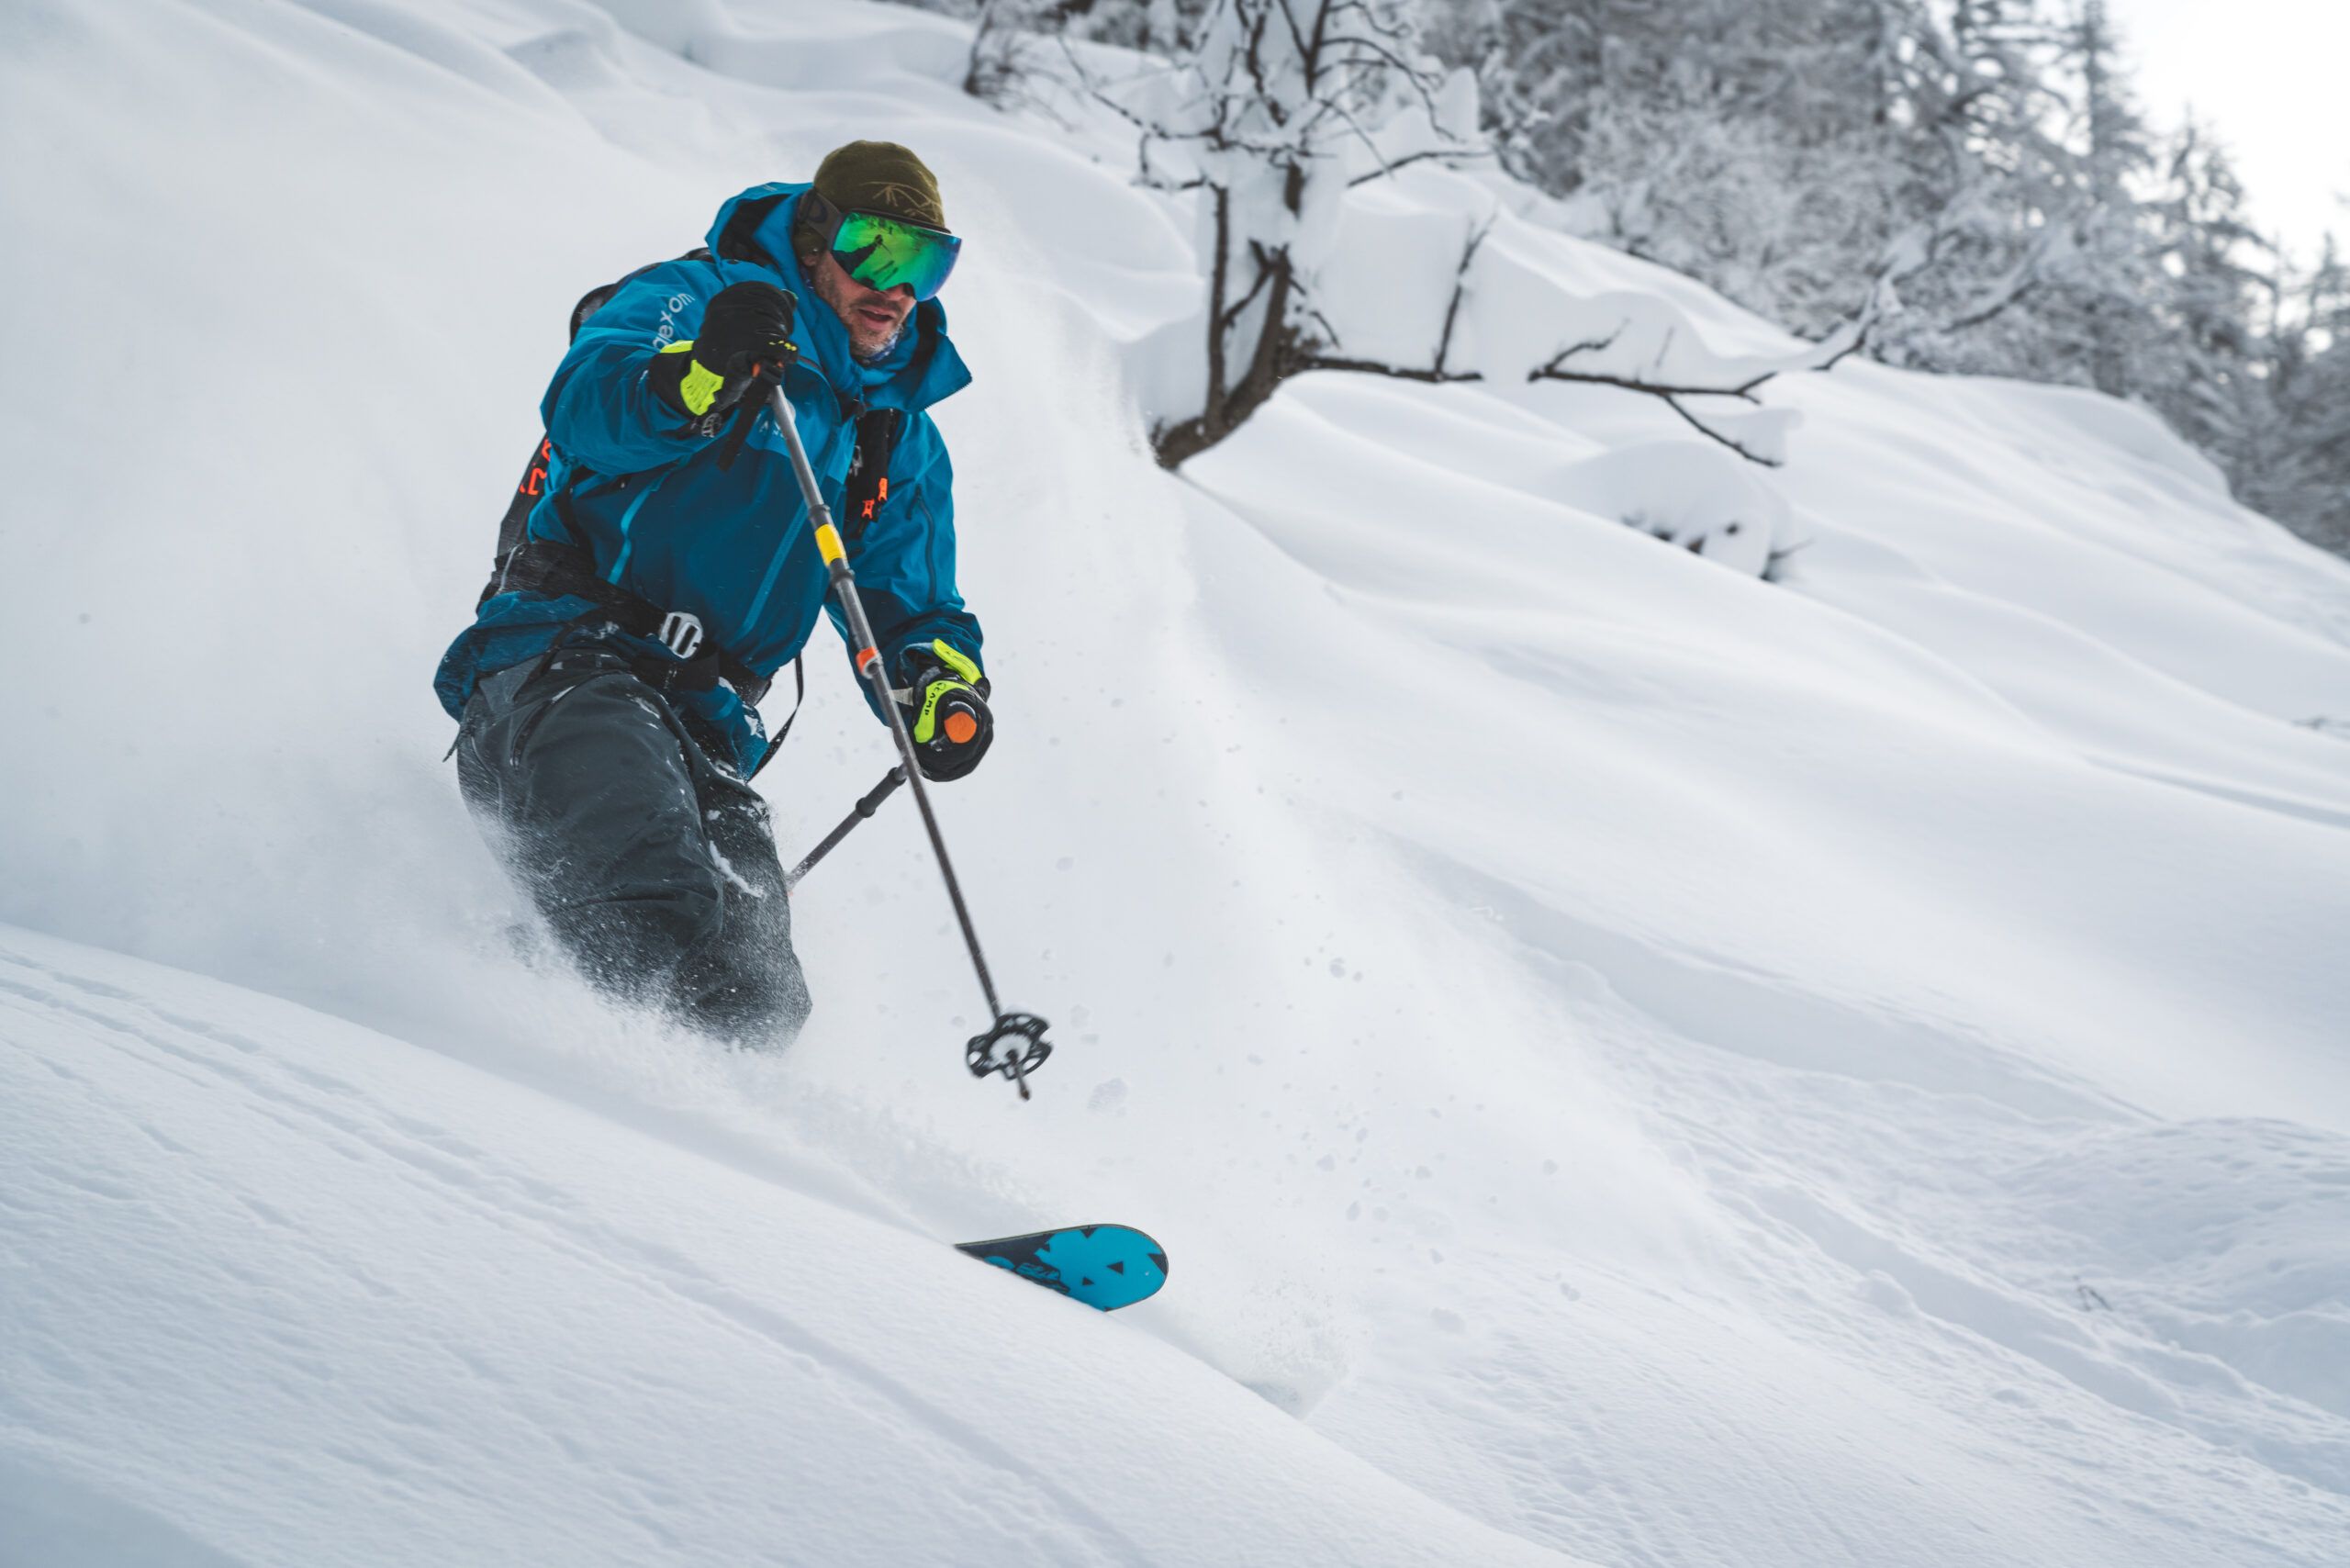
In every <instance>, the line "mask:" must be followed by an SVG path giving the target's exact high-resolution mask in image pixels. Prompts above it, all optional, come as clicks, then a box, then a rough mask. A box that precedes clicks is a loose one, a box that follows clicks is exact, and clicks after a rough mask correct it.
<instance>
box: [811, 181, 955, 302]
mask: <svg viewBox="0 0 2350 1568" xmlns="http://www.w3.org/2000/svg"><path fill="white" fill-rule="evenodd" d="M810 194H811V196H812V195H813V194H814V193H813V192H811V193H810ZM824 205H825V208H826V213H827V216H825V217H824V218H822V220H821V221H820V222H819V223H818V225H817V227H816V235H817V237H818V238H819V239H821V240H822V241H824V243H825V245H826V246H827V247H828V248H829V249H830V250H831V251H832V252H833V259H834V261H837V262H838V263H840V264H841V271H843V272H845V273H846V274H848V275H849V276H851V277H853V278H855V279H856V281H857V282H859V283H861V284H863V285H865V286H866V287H867V288H872V289H878V290H880V291H881V292H882V293H884V294H887V293H888V292H889V291H890V290H891V289H893V288H895V287H897V286H899V285H900V284H905V285H907V286H911V287H912V289H913V295H914V297H915V298H916V299H929V298H932V297H935V296H936V295H937V293H938V291H939V290H940V289H942V288H944V287H946V274H948V273H951V272H953V271H954V270H955V257H956V255H957V252H960V251H961V250H962V249H963V241H962V237H961V236H960V235H957V234H949V233H947V232H946V231H945V230H939V229H924V228H923V226H922V225H920V224H918V223H908V222H907V221H906V220H905V219H904V218H885V217H883V216H882V215H881V214H879V213H878V212H856V211H842V210H840V209H838V208H834V207H832V204H830V203H829V202H827V203H826V204H824ZM828 228H829V232H828V231H827V230H828Z"/></svg>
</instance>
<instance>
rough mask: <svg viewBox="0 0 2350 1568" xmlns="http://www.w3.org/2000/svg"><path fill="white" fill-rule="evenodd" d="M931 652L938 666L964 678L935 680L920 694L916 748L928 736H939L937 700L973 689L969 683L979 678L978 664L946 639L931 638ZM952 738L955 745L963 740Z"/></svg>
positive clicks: (915, 724)
mask: <svg viewBox="0 0 2350 1568" xmlns="http://www.w3.org/2000/svg"><path fill="white" fill-rule="evenodd" d="M930 651H931V652H932V653H934V654H936V655H938V658H939V662H940V663H942V664H944V665H945V666H946V667H947V668H948V669H951V670H953V671H954V672H955V673H956V674H957V675H959V676H961V677H962V679H961V680H934V681H932V682H931V683H930V686H929V689H926V690H925V691H923V698H922V711H921V712H920V713H918V714H916V715H915V716H914V744H915V745H929V744H930V740H931V737H932V736H934V735H935V734H938V704H939V703H940V701H941V700H944V699H945V698H946V697H947V696H949V695H951V694H952V693H954V692H957V691H970V690H973V687H972V686H971V685H970V683H971V682H972V681H975V680H977V679H979V666H978V664H976V663H975V662H973V661H972V659H971V658H970V657H969V655H966V654H965V653H963V652H962V651H961V650H960V649H958V648H957V647H956V646H955V645H954V644H952V643H949V642H947V641H946V639H945V638H943V637H938V638H934V639H932V641H931V644H930ZM954 738H955V740H956V741H957V743H960V742H961V741H962V740H964V739H965V738H966V737H964V736H961V735H957V736H955V737H954Z"/></svg>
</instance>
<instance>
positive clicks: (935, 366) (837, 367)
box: [706, 180, 971, 409]
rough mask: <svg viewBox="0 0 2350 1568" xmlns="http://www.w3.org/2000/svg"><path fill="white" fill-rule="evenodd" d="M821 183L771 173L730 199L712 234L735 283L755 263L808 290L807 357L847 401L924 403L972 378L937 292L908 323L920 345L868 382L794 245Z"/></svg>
mask: <svg viewBox="0 0 2350 1568" xmlns="http://www.w3.org/2000/svg"><path fill="white" fill-rule="evenodd" d="M814 188H815V187H814V185H812V184H811V183H809V182H806V181H794V180H770V181H768V182H767V184H765V185H753V186H752V187H751V188H750V189H748V190H746V191H744V192H743V193H742V194H741V195H739V196H734V197H733V198H731V199H730V200H728V201H726V202H725V203H723V204H722V206H721V207H719V209H718V216H717V217H716V218H714V219H712V220H711V225H710V233H709V234H708V236H707V237H706V242H707V243H708V244H709V246H710V252H711V255H713V256H715V257H717V258H718V263H717V264H718V269H719V274H720V275H721V276H722V277H723V278H725V280H726V281H727V282H728V283H730V284H732V283H742V282H745V281H747V280H746V279H744V278H743V277H740V276H736V275H734V274H735V273H736V272H738V271H739V270H740V268H741V267H743V266H744V265H750V266H756V267H761V268H764V269H766V270H767V271H768V272H771V273H774V274H778V275H779V276H780V277H781V278H782V279H783V286H784V287H786V288H789V290H791V292H792V293H793V294H795V295H797V296H799V298H800V309H799V313H798V317H797V319H796V320H795V323H794V326H795V329H796V330H795V334H794V335H795V336H797V337H798V338H799V339H800V355H801V363H802V364H808V365H811V366H812V367H813V368H814V369H815V370H816V371H817V373H818V374H819V375H822V376H823V378H824V379H825V380H826V381H828V382H830V383H831V384H832V386H833V389H834V391H835V392H837V393H839V394H840V396H841V398H842V399H843V400H844V401H846V402H856V401H858V400H860V399H862V400H863V401H866V402H868V403H871V404H873V405H875V406H876V407H879V408H901V409H926V408H928V407H930V405H932V404H933V403H935V402H937V401H938V400H939V399H940V398H946V397H948V396H950V395H952V394H954V393H956V392H959V391H961V390H962V389H963V388H964V387H966V386H969V385H970V384H971V372H970V369H969V367H968V366H967V365H965V364H964V363H963V356H962V355H961V354H959V353H956V352H955V345H954V343H953V342H950V341H949V340H948V338H947V336H946V308H944V307H942V306H941V305H940V304H939V303H938V301H937V300H935V299H925V300H923V301H922V302H921V303H920V304H918V305H916V306H915V307H914V311H913V315H912V317H911V318H910V319H909V321H908V327H907V330H909V331H911V332H912V333H913V334H914V352H913V353H912V355H911V356H910V357H909V358H908V359H907V361H906V363H905V364H903V365H902V366H901V367H900V368H899V369H898V370H897V371H896V372H895V373H893V374H892V375H890V377H889V379H888V380H886V381H884V382H882V383H881V384H880V385H878V386H867V385H866V376H865V374H864V367H863V366H861V365H860V364H858V363H857V360H856V355H855V354H854V353H851V352H850V350H849V338H848V328H847V327H846V326H845V325H844V324H843V322H842V321H841V319H840V318H839V317H838V316H835V315H834V314H833V308H832V307H831V306H829V305H827V304H825V303H824V302H823V300H822V299H821V298H819V297H817V294H816V291H815V290H814V289H813V288H811V286H809V283H808V280H807V278H806V277H805V276H804V275H803V274H801V273H800V262H799V258H797V257H796V256H794V255H793V254H792V253H791V243H790V233H791V218H792V214H793V213H794V212H796V211H797V210H798V209H799V205H800V197H801V196H804V195H805V194H806V193H808V192H809V191H811V190H813V189H814Z"/></svg>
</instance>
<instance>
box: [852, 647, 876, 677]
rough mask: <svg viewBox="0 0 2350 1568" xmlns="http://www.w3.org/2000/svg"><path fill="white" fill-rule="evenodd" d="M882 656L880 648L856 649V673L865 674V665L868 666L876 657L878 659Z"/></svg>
mask: <svg viewBox="0 0 2350 1568" xmlns="http://www.w3.org/2000/svg"><path fill="white" fill-rule="evenodd" d="M880 656H881V655H880V653H879V652H878V650H876V649H873V648H859V649H857V650H856V673H857V674H859V675H863V674H864V673H865V666H867V665H869V664H871V663H872V662H873V661H874V660H875V659H878V658H879V657H880Z"/></svg>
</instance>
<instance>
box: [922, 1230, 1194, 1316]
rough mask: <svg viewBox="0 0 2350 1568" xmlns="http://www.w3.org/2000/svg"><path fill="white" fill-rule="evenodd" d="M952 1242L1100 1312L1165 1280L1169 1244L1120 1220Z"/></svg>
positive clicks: (1154, 1288) (1150, 1291) (1130, 1300)
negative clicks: (1118, 1222) (1165, 1244)
mask: <svg viewBox="0 0 2350 1568" xmlns="http://www.w3.org/2000/svg"><path fill="white" fill-rule="evenodd" d="M955 1247H956V1250H957V1251H959V1252H968V1253H969V1254H970V1255H971V1256H972V1257H974V1258H977V1259H979V1260H980V1261H981V1262H985V1263H993V1264H994V1265H995V1266H996V1267H997V1268H999V1269H1009V1270H1010V1271H1012V1272H1013V1273H1015V1274H1017V1275H1019V1276H1020V1277H1021V1278H1022V1279H1024V1280H1032V1281H1034V1282H1035V1283H1037V1284H1040V1285H1043V1286H1044V1287H1045V1288H1046V1290H1052V1291H1058V1292H1059V1293H1060V1294H1063V1295H1065V1296H1069V1297H1071V1298H1073V1299H1075V1300H1078V1301H1081V1302H1083V1303H1084V1304H1085V1305H1088V1306H1091V1307H1095V1308H1098V1309H1099V1310H1101V1311H1102V1312H1115V1311H1116V1310H1117V1309H1118V1308H1120V1307H1122V1306H1132V1305H1134V1304H1135V1303H1136V1302H1138V1301H1140V1300H1142V1299H1143V1298H1144V1297H1145V1296H1148V1295H1153V1294H1157V1292H1158V1287H1159V1286H1161V1285H1163V1284H1165V1283H1166V1282H1167V1249H1165V1248H1164V1247H1161V1246H1160V1245H1159V1244H1158V1242H1156V1241H1153V1240H1152V1239H1151V1238H1149V1237H1147V1236H1145V1235H1144V1234H1143V1233H1142V1232H1141V1231H1139V1230H1134V1229H1130V1228H1129V1227H1127V1226H1123V1225H1078V1226H1069V1227H1068V1228H1067V1229H1063V1230H1038V1231H1033V1232H1031V1233H1030V1234H1028V1235H1026V1236H1003V1237H998V1238H996V1239H995V1240H993V1241H958V1242H957V1243H956V1244H955Z"/></svg>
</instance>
